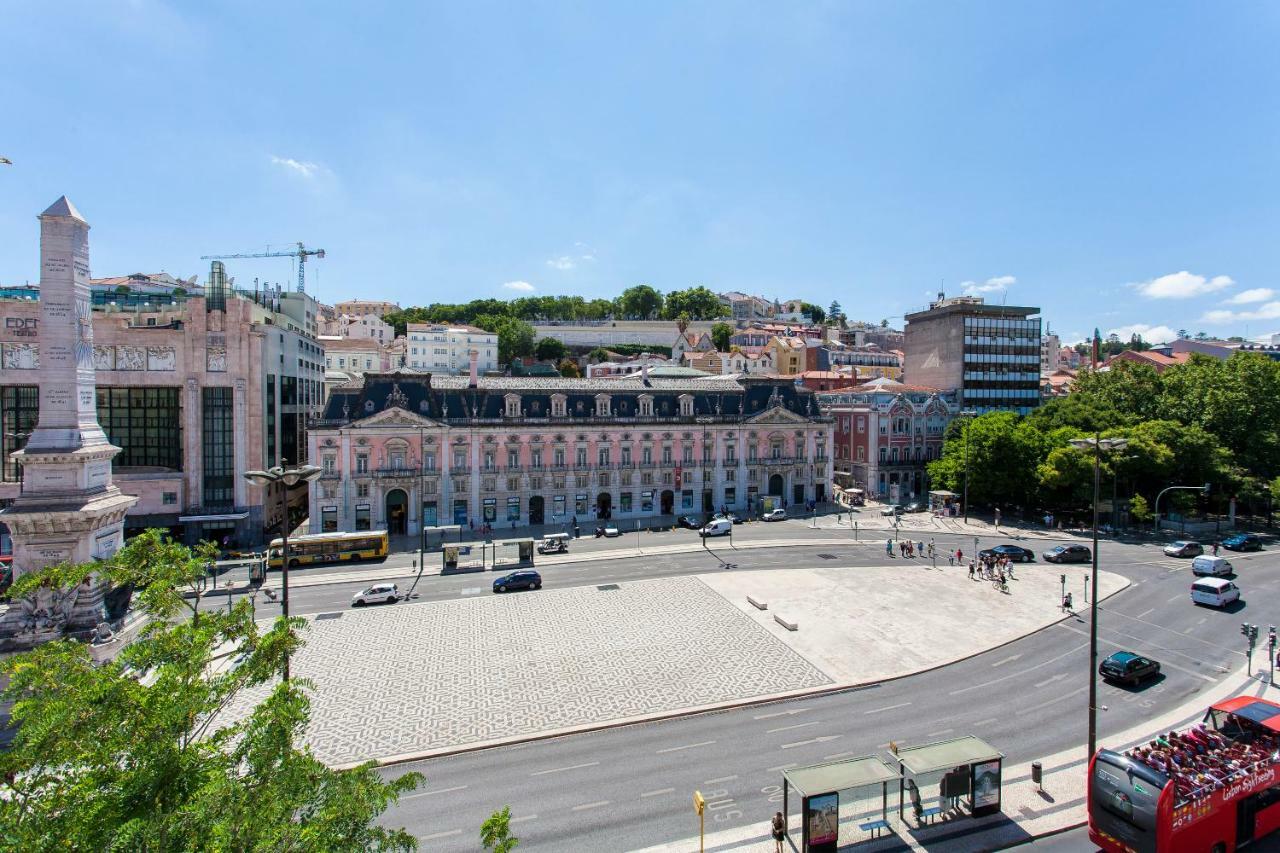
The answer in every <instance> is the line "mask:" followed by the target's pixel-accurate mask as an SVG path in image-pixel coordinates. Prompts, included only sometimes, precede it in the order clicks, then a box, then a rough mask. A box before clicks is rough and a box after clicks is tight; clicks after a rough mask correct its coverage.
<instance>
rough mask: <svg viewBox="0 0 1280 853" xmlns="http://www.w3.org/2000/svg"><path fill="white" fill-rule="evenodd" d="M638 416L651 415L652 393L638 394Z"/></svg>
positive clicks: (645, 416) (646, 416) (647, 416)
mask: <svg viewBox="0 0 1280 853" xmlns="http://www.w3.org/2000/svg"><path fill="white" fill-rule="evenodd" d="M640 417H642V418H651V417H653V395H652V394H641V395H640Z"/></svg>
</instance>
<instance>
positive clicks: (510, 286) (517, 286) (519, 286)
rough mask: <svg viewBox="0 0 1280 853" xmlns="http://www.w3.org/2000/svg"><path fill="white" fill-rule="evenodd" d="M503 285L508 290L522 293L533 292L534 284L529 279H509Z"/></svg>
mask: <svg viewBox="0 0 1280 853" xmlns="http://www.w3.org/2000/svg"><path fill="white" fill-rule="evenodd" d="M502 286H503V287H505V288H506V289H507V290H515V291H519V292H520V293H533V285H532V284H530V283H529V282H527V281H508V282H507V283H506V284H504V285H502Z"/></svg>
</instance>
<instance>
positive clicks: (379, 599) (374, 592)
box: [351, 583, 400, 607]
mask: <svg viewBox="0 0 1280 853" xmlns="http://www.w3.org/2000/svg"><path fill="white" fill-rule="evenodd" d="M399 600H400V588H399V587H398V586H396V585H395V584H393V583H376V584H374V585H373V586H370V587H365V588H364V589H362V590H360V591H359V592H357V593H356V594H355V595H353V596H351V606H352V607H363V606H364V605H366V604H394V603H395V602H397V601H399Z"/></svg>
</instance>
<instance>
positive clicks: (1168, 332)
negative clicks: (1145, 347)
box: [1106, 323, 1178, 344]
mask: <svg viewBox="0 0 1280 853" xmlns="http://www.w3.org/2000/svg"><path fill="white" fill-rule="evenodd" d="M1111 335H1115V336H1116V337H1118V338H1119V339H1120V340H1122V341H1127V340H1129V339H1130V338H1132V337H1133V336H1134V335H1137V336H1138V337H1140V338H1142V339H1143V340H1144V341H1146V342H1147V343H1149V344H1163V343H1168V342H1169V341H1172V340H1176V339H1177V337H1178V333H1177V332H1175V331H1174V330H1173V329H1170V328H1169V327H1168V326H1148V325H1147V324H1146V323H1134V324H1133V325H1131V326H1121V327H1120V328H1118V329H1109V330H1108V331H1107V335H1106V336H1107V337H1109V336H1111Z"/></svg>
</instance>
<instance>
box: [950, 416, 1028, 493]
mask: <svg viewBox="0 0 1280 853" xmlns="http://www.w3.org/2000/svg"><path fill="white" fill-rule="evenodd" d="M966 438H967V444H968V450H967V454H966V448H965V445H966ZM1047 440H1048V439H1047V438H1046V436H1045V434H1044V433H1042V432H1040V431H1039V430H1038V429H1036V428H1035V427H1034V426H1033V425H1031V424H1030V423H1028V422H1027V421H1026V420H1025V419H1023V418H1020V417H1019V416H1018V415H1016V414H1014V413H1012V412H990V413H988V414H985V415H982V416H980V417H977V418H973V419H964V420H958V421H956V422H954V423H953V424H952V427H951V430H950V431H949V432H948V435H947V438H946V441H945V443H944V446H943V455H942V458H941V459H937V460H935V461H933V462H930V463H929V466H928V470H929V478H930V481H931V482H932V483H933V484H934V488H945V489H951V490H952V491H956V492H961V491H963V489H964V479H965V473H964V472H965V457H966V455H967V457H968V471H969V501H970V503H972V504H979V505H984V506H1003V507H1011V506H1030V505H1032V504H1033V503H1034V501H1035V497H1036V488H1037V482H1038V481H1037V476H1036V469H1037V467H1038V466H1039V464H1040V461H1041V460H1042V459H1043V458H1044V452H1045V447H1046V443H1047Z"/></svg>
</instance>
